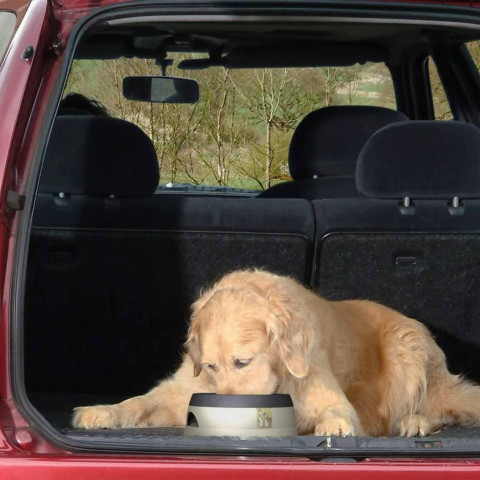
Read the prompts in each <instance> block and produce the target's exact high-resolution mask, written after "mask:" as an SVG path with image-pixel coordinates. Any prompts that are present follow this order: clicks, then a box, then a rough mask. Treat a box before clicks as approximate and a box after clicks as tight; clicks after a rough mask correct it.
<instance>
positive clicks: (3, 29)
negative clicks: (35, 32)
mask: <svg viewBox="0 0 480 480" xmlns="http://www.w3.org/2000/svg"><path fill="white" fill-rule="evenodd" d="M16 23H17V17H16V15H15V14H14V13H12V12H0V62H1V61H2V59H3V56H4V55H5V52H6V51H7V48H8V45H9V43H10V40H11V38H12V35H13V32H14V30H15V24H16Z"/></svg>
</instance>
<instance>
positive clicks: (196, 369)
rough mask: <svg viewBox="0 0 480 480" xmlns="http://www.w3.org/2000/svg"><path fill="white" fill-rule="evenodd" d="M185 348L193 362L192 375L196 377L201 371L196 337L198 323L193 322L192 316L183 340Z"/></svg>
mask: <svg viewBox="0 0 480 480" xmlns="http://www.w3.org/2000/svg"><path fill="white" fill-rule="evenodd" d="M185 348H186V350H187V354H188V355H190V358H191V359H192V362H193V376H194V377H198V376H199V375H200V372H201V371H202V367H201V365H200V355H201V351H200V343H199V339H198V325H197V322H195V319H194V318H192V320H191V323H190V328H189V329H188V335H187V341H186V342H185Z"/></svg>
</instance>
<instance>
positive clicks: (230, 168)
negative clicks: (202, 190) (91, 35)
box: [65, 53, 396, 190]
mask: <svg viewBox="0 0 480 480" xmlns="http://www.w3.org/2000/svg"><path fill="white" fill-rule="evenodd" d="M195 55H198V54H195V53H191V54H178V53H173V54H171V55H170V56H169V58H171V59H172V60H173V62H174V63H173V65H172V66H171V67H169V68H168V72H167V74H168V75H171V76H186V77H189V78H193V79H195V80H197V81H198V83H199V86H200V100H199V102H198V103H196V104H195V105H177V104H170V105H166V104H165V105H162V104H149V103H145V102H134V101H129V100H126V99H125V98H124V97H123V95H122V80H123V78H124V77H126V76H129V75H159V73H160V68H159V67H158V66H157V65H155V62H154V61H150V60H140V59H120V60H107V61H99V60H77V61H75V62H74V64H73V68H72V70H71V73H70V77H69V79H68V83H67V88H66V92H65V94H68V93H72V92H75V93H81V94H83V95H85V96H87V97H89V98H92V99H95V100H97V101H99V102H101V103H102V104H103V105H104V106H105V107H106V108H107V110H108V112H109V114H110V115H112V116H114V117H118V118H123V119H124V120H127V121H130V122H133V123H136V124H137V125H139V126H140V127H141V128H142V129H143V130H144V131H145V133H146V134H147V135H149V136H150V138H151V140H152V142H153V144H154V145H155V148H156V150H157V156H158V159H159V163H160V170H161V183H162V184H163V185H166V186H169V185H174V188H177V187H178V188H190V186H198V187H200V186H202V185H205V186H217V187H224V186H225V187H228V188H241V189H247V190H262V189H266V188H269V187H270V186H272V185H274V184H276V183H279V182H283V181H286V180H289V179H290V176H289V170H288V149H289V145H290V140H291V138H292V135H293V132H294V131H295V128H296V127H297V125H298V123H299V122H300V121H301V120H302V119H303V118H304V117H305V116H306V115H307V114H308V113H310V112H312V111H313V110H316V109H319V108H323V107H327V106H331V105H376V106H383V107H389V108H393V109H396V101H395V94H394V89H393V82H392V77H391V74H390V71H389V69H388V68H387V67H386V66H385V64H383V63H382V64H380V63H367V64H364V65H353V66H349V67H322V68H270V69H268V68H267V69H251V70H248V69H226V68H223V67H217V68H215V67H214V68H208V69H204V70H194V69H193V70H185V69H182V68H178V65H179V62H180V61H181V60H185V59H187V60H188V59H190V60H191V59H195V58H196V57H195ZM187 184H188V185H187ZM168 188H171V187H168Z"/></svg>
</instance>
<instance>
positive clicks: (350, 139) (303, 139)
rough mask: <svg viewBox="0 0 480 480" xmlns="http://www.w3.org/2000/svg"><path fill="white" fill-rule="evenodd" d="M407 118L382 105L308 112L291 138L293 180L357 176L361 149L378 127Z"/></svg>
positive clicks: (290, 158) (289, 161) (290, 156)
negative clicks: (315, 177) (356, 168)
mask: <svg viewBox="0 0 480 480" xmlns="http://www.w3.org/2000/svg"><path fill="white" fill-rule="evenodd" d="M405 120H408V118H407V117H406V116H405V115H404V114H403V113H401V112H398V111H396V110H391V109H389V108H383V107H366V106H336V107H326V108H321V109H320V110H315V111H314V112H311V113H309V114H308V115H307V116H306V117H305V118H304V119H303V120H302V121H301V122H300V123H299V125H298V127H297V129H296V130H295V133H294V134H293V137H292V142H291V144H290V152H289V157H288V165H289V168H290V175H291V176H292V178H293V179H295V180H299V179H301V178H313V177H314V176H318V177H327V176H352V177H353V176H354V175H355V166H356V164H357V158H358V155H359V153H360V150H361V149H362V147H363V146H364V145H365V142H366V141H367V140H368V139H369V138H370V136H371V135H372V134H373V133H374V132H376V131H377V130H378V129H379V128H382V127H384V126H385V125H388V124H390V123H393V122H403V121H405Z"/></svg>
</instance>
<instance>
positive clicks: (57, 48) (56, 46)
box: [47, 0, 63, 57]
mask: <svg viewBox="0 0 480 480" xmlns="http://www.w3.org/2000/svg"><path fill="white" fill-rule="evenodd" d="M47 3H48V13H49V15H50V23H51V24H52V37H53V38H52V52H53V53H54V55H55V56H57V57H59V56H60V55H61V54H62V53H63V44H62V41H61V39H60V35H59V33H58V30H57V20H56V18H55V8H54V6H53V0H47ZM58 3H59V7H62V6H63V4H62V3H61V2H58Z"/></svg>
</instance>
